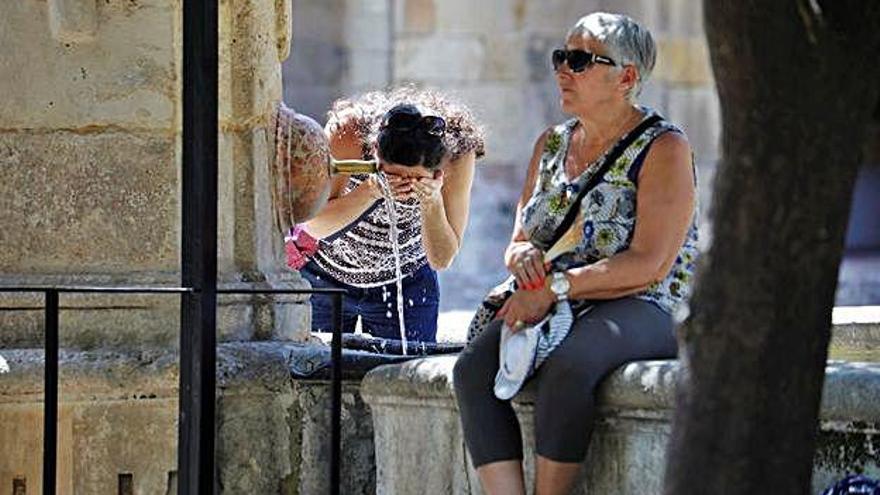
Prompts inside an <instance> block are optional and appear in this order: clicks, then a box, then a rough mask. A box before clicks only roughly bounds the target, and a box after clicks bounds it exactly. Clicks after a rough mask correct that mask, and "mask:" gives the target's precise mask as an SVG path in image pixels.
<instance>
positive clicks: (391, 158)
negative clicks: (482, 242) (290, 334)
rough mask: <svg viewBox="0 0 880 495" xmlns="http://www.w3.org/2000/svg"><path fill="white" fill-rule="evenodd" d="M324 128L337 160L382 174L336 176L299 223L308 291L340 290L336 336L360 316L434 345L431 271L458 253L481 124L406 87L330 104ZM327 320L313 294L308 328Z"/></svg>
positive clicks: (368, 326) (389, 334) (327, 324)
mask: <svg viewBox="0 0 880 495" xmlns="http://www.w3.org/2000/svg"><path fill="white" fill-rule="evenodd" d="M325 131H326V133H327V135H328V137H329V139H330V152H331V154H332V155H333V157H334V158H335V159H338V160H342V159H373V158H374V157H375V158H378V160H379V162H380V170H381V172H380V175H378V176H377V175H374V174H356V175H350V176H349V175H339V176H336V177H335V178H334V182H333V185H332V187H331V192H330V199H329V201H328V202H327V205H326V206H325V207H324V208H323V209H322V210H321V211H320V212H318V214H317V215H316V216H315V217H314V218H313V219H312V220H310V221H309V222H308V223H307V224H306V225H305V228H306V229H307V231H308V232H309V233H310V234H312V235H313V236H315V237H318V238H320V247H319V249H318V251H317V253H315V255H314V256H313V257H312V259H311V261H310V262H309V263H308V264H306V265H305V266H304V267H303V269H302V274H303V275H304V276H305V277H306V278H307V279H308V280H309V281H310V282H311V284H312V286H313V287H316V288H319V287H323V288H328V287H335V288H343V289H345V290H347V292H348V294H347V295H346V297H345V298H344V300H343V331H344V332H353V331H354V328H355V325H356V323H357V321H358V319H360V322H361V327H362V328H363V330H364V331H365V332H367V333H369V334H371V335H373V336H376V337H383V338H390V339H401V323H403V327H405V328H406V335H405V338H406V339H408V340H415V341H422V342H434V341H436V335H437V313H438V308H439V288H438V285H437V274H436V270H441V269H444V268H446V267H448V266H449V265H450V264H451V263H452V260H453V259H454V257H455V255H456V254H457V253H458V250H459V249H460V248H461V242H462V235H463V234H464V230H465V227H466V225H467V220H468V209H469V205H470V191H471V184H472V182H473V176H474V167H475V162H476V159H477V158H478V157H480V156H482V155H483V137H482V131H481V129H480V127H479V125H478V124H477V122H476V121H475V120H474V118H473V117H472V116H471V114H470V112H469V111H468V109H467V108H466V107H464V106H463V105H461V104H459V103H456V102H454V101H452V100H451V99H450V98H449V97H447V96H445V95H442V94H440V93H439V92H436V91H431V90H420V89H415V88H411V87H407V88H401V89H397V90H393V91H390V92H371V93H366V94H363V95H360V96H358V97H355V98H351V99H342V100H338V101H336V102H335V103H334V105H333V108H332V110H331V111H330V114H329V120H328V123H327V126H326V127H325ZM383 182H384V184H383ZM383 186H384V187H385V188H387V191H385V192H384V193H383ZM392 198H393V199H392ZM389 200H390V202H391V204H389ZM395 217H396V218H395ZM392 219H394V221H393V222H392ZM395 255H397V256H395ZM395 258H397V260H399V261H397V260H396V259H395ZM398 262H399V265H398ZM398 270H399V275H401V276H402V280H401V284H402V295H403V297H402V298H401V301H398V294H397V287H396V282H397V280H398ZM399 302H400V304H399ZM401 309H402V310H403V311H402V315H401V311H400V310H401ZM331 314H332V312H331V301H330V299H329V297H327V296H321V295H319V294H315V295H313V296H312V330H313V331H329V330H330V328H331Z"/></svg>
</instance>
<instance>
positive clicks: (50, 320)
mask: <svg viewBox="0 0 880 495" xmlns="http://www.w3.org/2000/svg"><path fill="white" fill-rule="evenodd" d="M0 292H23V293H39V292H42V293H43V294H44V296H45V305H44V320H45V334H44V342H43V347H44V354H45V356H44V367H45V371H44V378H43V382H44V385H43V387H44V402H43V476H42V478H43V494H44V495H55V494H56V493H57V487H56V474H57V469H58V464H57V459H58V362H59V352H58V349H59V332H58V328H59V310H60V307H59V295H60V294H62V293H115V294H180V295H181V296H182V298H183V297H186V296H187V295H193V294H195V295H198V294H197V291H196V290H195V289H193V288H192V287H88V286H0ZM215 292H216V293H217V294H315V293H322V294H329V295H330V296H331V297H332V298H333V329H332V330H333V341H332V344H331V366H332V368H331V405H330V409H331V412H330V430H331V431H330V443H331V446H330V493H331V494H333V495H338V494H339V490H340V472H341V468H342V436H341V418H342V296H343V295H344V294H345V291H343V290H341V289H261V288H254V289H218V290H216V291H215ZM182 302H183V301H182ZM214 310H215V311H216V306H215V309H214ZM188 330H189V329H187V328H185V327H181V329H180V333H181V342H183V341H185V340H186V334H187V332H188ZM199 351H200V349H198V348H197V349H195V352H184V351H183V349H182V348H181V353H180V368H181V373H180V375H179V376H180V383H179V387H180V391H181V395H184V392H188V393H190V394H195V395H198V396H199V399H200V400H198V402H201V399H209V400H210V401H211V402H212V404H213V402H214V400H215V395H214V389H213V388H212V389H210V390H202V389H200V388H199V387H197V386H196V384H195V383H193V376H192V375H191V374H186V373H183V372H182V370H184V369H193V368H195V367H196V366H193V365H194V364H197V363H198V362H202V361H204V356H203V355H201V354H202V353H201V352H199ZM210 361H211V362H215V360H214V359H211V360H210ZM213 371H214V373H215V372H216V370H213ZM212 374H213V373H212ZM210 382H211V383H214V380H210ZM205 383H206V382H205V381H203V382H202V385H204V384H205ZM184 406H185V401H183V400H182V401H181V402H180V404H179V407H180V416H181V418H180V419H181V422H183V421H186V420H189V421H192V418H186V417H185V416H184ZM189 429H190V430H191V431H192V432H193V433H194V434H195V435H194V441H196V442H198V443H199V444H200V445H202V446H204V445H205V444H210V445H211V446H213V445H214V422H213V414H212V415H211V422H210V424H197V425H194V427H191V428H189ZM205 437H210V442H205ZM179 444H180V442H178V445H179ZM199 455H200V456H202V457H206V456H207V452H206V451H204V450H202V451H201V453H200V454H199ZM210 458H211V467H210V469H205V467H206V466H204V464H202V463H200V462H199V459H197V458H196V456H195V452H193V451H190V456H189V457H187V456H185V455H181V456H179V457H178V472H181V471H182V469H183V468H184V467H183V466H182V465H183V464H189V465H190V466H200V467H201V468H202V469H197V470H196V471H197V472H198V480H194V481H197V484H198V486H199V487H201V488H200V490H201V491H200V492H193V491H192V487H191V484H190V485H187V484H184V483H183V482H182V481H181V479H180V477H178V483H179V485H178V489H179V493H181V495H184V494H186V495H201V494H202V493H213V491H214V486H215V482H216V480H215V477H214V469H213V458H214V452H213V449H212V450H211V451H210ZM209 487H210V488H209Z"/></svg>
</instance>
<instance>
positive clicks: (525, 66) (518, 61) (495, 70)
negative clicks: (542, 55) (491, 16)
mask: <svg viewBox="0 0 880 495" xmlns="http://www.w3.org/2000/svg"><path fill="white" fill-rule="evenodd" d="M530 41H531V38H530V37H529V36H528V35H526V34H523V33H519V32H513V33H509V32H508V33H490V34H488V35H486V56H485V62H484V64H483V76H482V78H481V79H482V80H483V81H528V80H529V77H530V75H531V67H530V65H529V64H530V62H531V59H530V57H529V51H528V50H527V47H528V46H529V43H530ZM547 60H549V58H548V59H547ZM545 62H546V60H545ZM545 65H549V62H546V63H545Z"/></svg>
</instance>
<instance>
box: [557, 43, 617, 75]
mask: <svg viewBox="0 0 880 495" xmlns="http://www.w3.org/2000/svg"><path fill="white" fill-rule="evenodd" d="M550 60H551V61H552V62H553V70H555V71H557V72H558V71H559V68H560V67H562V63H563V62H565V63H566V64H568V68H569V69H571V71H572V72H583V71H585V70H587V69H589V68H590V67H592V66H593V64H605V65H611V66H615V65H617V63H615V62H614V60H611V59H610V58H608V57H605V56H602V55H596V54H595V53H590V52H588V51H584V50H565V49H563V48H558V49H556V50H553V53H552V54H551V55H550Z"/></svg>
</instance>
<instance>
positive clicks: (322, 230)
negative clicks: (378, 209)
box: [305, 122, 382, 238]
mask: <svg viewBox="0 0 880 495" xmlns="http://www.w3.org/2000/svg"><path fill="white" fill-rule="evenodd" d="M325 132H326V133H327V137H328V138H329V140H330V154H331V155H333V157H334V158H336V159H339V160H347V159H359V158H361V142H360V139H359V138H358V136H357V133H356V131H355V130H354V126H353V125H351V123H347V124H346V123H344V124H341V125H339V124H336V123H334V122H330V123H328V124H327V127H326V128H325ZM348 180H349V176H348V175H346V174H338V175H335V176H333V178H332V181H333V182H332V184H331V186H330V196H329V199H328V200H327V204H326V205H324V208H322V209H321V211H319V212H318V214H317V215H315V217H314V218H312V219H311V220H309V221H308V222H306V224H305V227H306V230H307V231H308V232H309V233H310V234H312V235H313V236H315V237H319V238H323V237H327V236H329V235H331V234H333V233H334V232H337V231H339V230H341V229H342V228H344V227H345V226H347V225H349V224H350V223H351V222H353V221H355V220H356V219H357V218H358V217H359V216H361V215H362V214H363V213H364V212H365V211H367V208H369V207H370V206H371V205H372V204H373V203H374V202H375V201H376V200H377V199H379V198H380V197H382V192H381V190H380V189H379V187H378V184H377V183H376V182H375V179H374V178H372V177H370V178H369V179H367V180H365V181H364V182H362V183H361V184H360V185H359V186H358V187H357V188H355V189H354V190H352V191H349V192H348V193H347V194H346V193H344V192H343V191H344V189H345V186H346V184H348Z"/></svg>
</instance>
